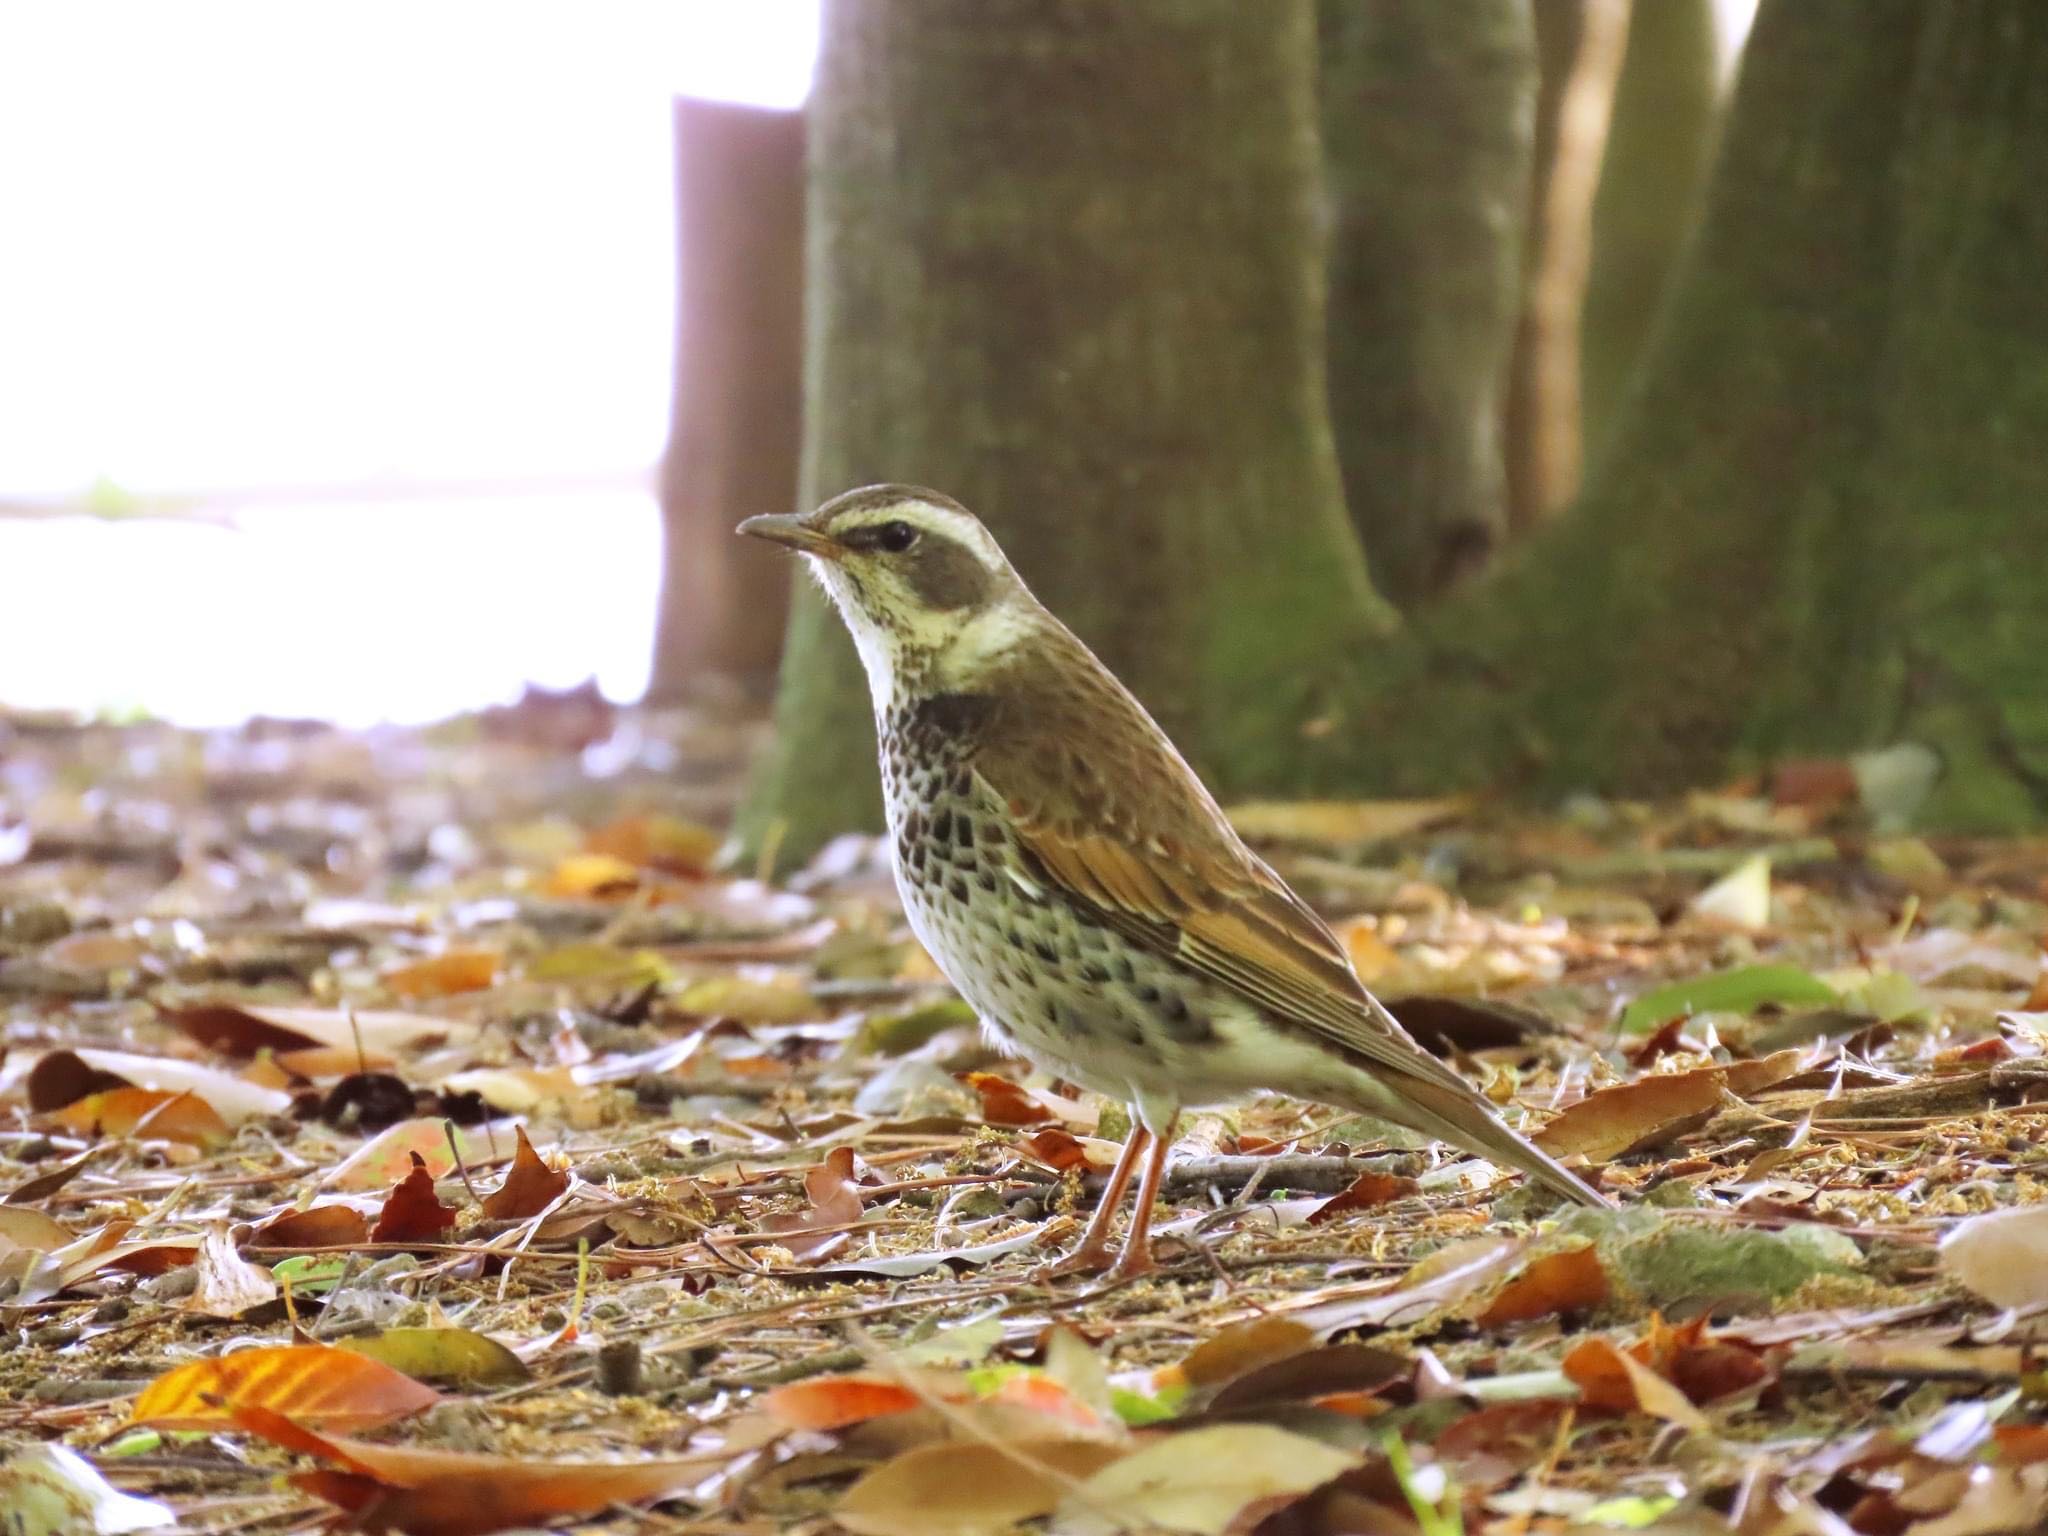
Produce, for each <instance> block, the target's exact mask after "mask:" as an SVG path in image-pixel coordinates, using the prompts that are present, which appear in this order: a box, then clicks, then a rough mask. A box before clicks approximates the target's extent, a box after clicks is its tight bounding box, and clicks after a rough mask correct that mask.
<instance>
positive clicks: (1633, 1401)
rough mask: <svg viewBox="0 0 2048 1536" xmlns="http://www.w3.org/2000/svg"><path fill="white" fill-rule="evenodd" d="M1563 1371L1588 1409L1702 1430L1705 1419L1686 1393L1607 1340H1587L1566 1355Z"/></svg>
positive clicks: (1630, 1353)
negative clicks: (1636, 1415)
mask: <svg viewBox="0 0 2048 1536" xmlns="http://www.w3.org/2000/svg"><path fill="white" fill-rule="evenodd" d="M1563 1370H1564V1374H1565V1376H1566V1377H1567V1378H1569V1379H1570V1380H1571V1381H1572V1383H1573V1384H1574V1385H1576V1386H1577V1387H1578V1389H1579V1397H1580V1401H1581V1402H1583V1403H1584V1404H1585V1406H1586V1407H1588V1408H1604V1409H1606V1410H1608V1411H1609V1412H1611V1413H1635V1412H1641V1413H1647V1414H1651V1415H1653V1416H1654V1417H1656V1418H1660V1419H1664V1420H1667V1421H1669V1422H1670V1423H1673V1424H1680V1425H1683V1426H1684V1427H1685V1428H1687V1429H1701V1428H1704V1427H1705V1426H1706V1420H1705V1419H1704V1418H1702V1417H1701V1416H1700V1411H1699V1409H1697V1408H1695V1407H1694V1406H1693V1405H1692V1403H1691V1401H1690V1400H1689V1399H1688V1398H1687V1397H1686V1395H1685V1394H1684V1393H1683V1392H1681V1391H1679V1390H1678V1388H1677V1387H1676V1386H1674V1385H1673V1384H1672V1383H1671V1382H1669V1381H1667V1380H1665V1379H1664V1378H1663V1377H1662V1376H1660V1375H1658V1374H1657V1373H1656V1371H1654V1370H1652V1369H1651V1368H1650V1367H1649V1366H1648V1365H1645V1364H1644V1363H1643V1362H1642V1361H1641V1360H1639V1359H1637V1358H1636V1356H1635V1354H1634V1353H1633V1352H1632V1351H1627V1350H1620V1349H1616V1348H1615V1347H1614V1345H1613V1344H1612V1343H1611V1342H1610V1341H1609V1340H1607V1339H1602V1338H1591V1339H1586V1340H1584V1341H1583V1342H1581V1343H1579V1344H1578V1345H1576V1346H1574V1347H1573V1349H1572V1350H1571V1352H1570V1353H1569V1354H1567V1355H1566V1356H1565V1357H1564V1361H1563Z"/></svg>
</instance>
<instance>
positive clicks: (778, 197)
mask: <svg viewBox="0 0 2048 1536" xmlns="http://www.w3.org/2000/svg"><path fill="white" fill-rule="evenodd" d="M675 136H676V226H677V228H676V238H677V246H678V252H677V254H678V263H677V267H678V282H677V298H676V366H675V389H674V397H673V403H672V405H671V408H670V422H669V439H668V451H667V453H666V454H665V455H664V457H663V460H662V471H661V517H662V544H663V557H662V581H661V609H660V617H659V620H658V622H657V625H656V629H655V642H654V675H653V680H652V682H650V683H649V685H648V689H647V696H648V698H649V700H650V701H652V702H656V703H666V702H672V701H674V700H675V699H677V698H679V697H681V696H682V694H683V693H684V692H685V691H686V689H687V687H688V685H689V683H690V681H691V679H692V678H695V677H697V676H699V675H700V674H702V673H704V672H707V671H710V672H719V673H724V674H726V675H728V676H734V677H738V678H740V679H741V680H742V681H746V682H758V683H765V682H766V681H767V679H768V678H769V677H771V676H772V675H773V673H774V668H775V658H776V655H777V653H778V652H779V651H780V650H781V647H782V630H783V623H784V615H785V613H786V611H787V606H788V585H787V583H786V582H784V581H783V580H782V578H781V574H780V573H779V572H777V571H775V570H774V569H773V568H772V567H764V565H763V563H762V562H761V560H760V559H759V557H758V554H757V553H756V552H754V551H752V550H743V549H741V548H740V541H739V540H738V539H735V538H734V537H733V534H732V530H733V525H734V524H735V523H737V522H738V521H739V520H740V519H741V518H743V517H746V516H748V515H749V514H750V513H754V512H776V511H787V510H790V509H792V508H794V507H795V505H796V492H797V455H798V451H799V440H800V434H801V425H802V379H803V358H802V344H803V318H802V317H803V184H804V181H803V162H804V120H803V114H802V113H800V112H777V111H769V110H766V109H763V108H760V107H742V106H733V105H730V104H728V103H725V102H712V101H692V100H687V99H681V100H678V101H677V102H676V104H675Z"/></svg>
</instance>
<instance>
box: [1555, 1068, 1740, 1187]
mask: <svg viewBox="0 0 2048 1536" xmlns="http://www.w3.org/2000/svg"><path fill="white" fill-rule="evenodd" d="M1727 1086H1728V1075H1727V1073H1726V1072H1724V1071H1723V1070H1722V1069H1721V1068H1719V1067H1701V1068H1699V1069H1698V1070H1697V1071H1692V1072H1665V1073H1653V1074H1651V1075H1650V1076H1648V1077H1639V1078H1636V1079H1635V1080H1634V1081H1632V1082H1626V1083H1616V1084H1614V1085H1613V1086H1611V1087H1607V1088H1602V1089H1600V1090H1599V1091H1598V1092H1596V1093H1590V1094H1588V1095H1587V1096H1586V1097H1585V1098H1583V1099H1581V1100H1579V1102H1578V1103H1576V1104H1574V1105H1572V1106H1571V1107H1570V1108H1568V1109H1567V1110H1565V1112H1564V1113H1563V1114H1561V1115H1559V1116H1558V1117H1557V1118H1556V1119H1554V1120H1552V1121H1551V1122H1550V1123H1549V1124H1548V1125H1546V1126H1544V1127H1543V1128H1542V1129H1541V1130H1539V1131H1538V1132H1537V1133H1536V1134H1535V1136H1533V1137H1532V1138H1531V1140H1533V1141H1534V1142H1535V1143H1536V1145H1537V1146H1539V1147H1541V1148H1542V1149H1543V1150H1544V1151H1546V1152H1548V1153H1549V1154H1550V1155H1551V1156H1552V1157H1570V1156H1572V1155H1573V1154H1575V1153H1576V1154H1582V1155H1584V1156H1585V1157H1586V1158H1587V1159H1588V1160H1589V1161H1592V1162H1596V1163H1604V1162H1610V1161H1612V1160H1613V1159H1615V1158H1617V1157H1620V1156H1622V1155H1624V1154H1625V1153H1627V1152H1630V1151H1632V1150H1636V1149H1638V1148H1647V1147H1651V1146H1655V1145H1656V1144H1657V1143H1659V1142H1662V1141H1668V1140H1669V1139H1670V1138H1672V1137H1674V1136H1678V1135H1682V1134H1683V1133H1684V1132H1685V1131H1686V1130H1687V1129H1689V1128H1690V1127H1691V1125H1692V1124H1693V1123H1694V1122H1695V1121H1699V1120H1702V1119H1704V1117H1706V1116H1709V1115H1711V1114H1713V1112H1714V1111H1715V1110H1716V1109H1717V1108H1719V1107H1720V1103H1721V1095H1722V1094H1723V1093H1724V1092H1725V1091H1726V1090H1727Z"/></svg>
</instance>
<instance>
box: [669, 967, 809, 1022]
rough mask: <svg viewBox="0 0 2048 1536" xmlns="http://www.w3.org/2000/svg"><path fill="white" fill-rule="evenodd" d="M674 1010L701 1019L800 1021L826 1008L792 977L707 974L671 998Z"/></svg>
mask: <svg viewBox="0 0 2048 1536" xmlns="http://www.w3.org/2000/svg"><path fill="white" fill-rule="evenodd" d="M670 1001H671V1003H672V1005H673V1006H674V1008H675V1010H676V1012H678V1013H684V1014H689V1015H692V1016H693V1017H696V1018H704V1019H738V1020H739V1021H740V1022H741V1023H742V1024H800V1023H802V1022H803V1021H804V1020H806V1019H815V1018H818V1017H819V1016H820V1015H821V1014H822V1013H823V1012H824V1011H825V1010H823V1009H822V1008H820V1007H819V1006H818V1000H817V999H816V998H814V997H812V996H811V992H810V988H808V987H806V986H805V985H804V984H803V983H802V982H800V981H798V980H797V979H796V978H795V977H793V976H778V977H776V978H774V979H773V980H771V981H756V980H752V979H750V978H748V977H745V976H706V977H705V978H704V979H703V980H701V981H693V982H691V983H690V984H689V985H688V986H687V987H685V988H683V990H682V991H680V992H678V993H677V994H676V995H675V996H674V997H673V998H672V999H670Z"/></svg>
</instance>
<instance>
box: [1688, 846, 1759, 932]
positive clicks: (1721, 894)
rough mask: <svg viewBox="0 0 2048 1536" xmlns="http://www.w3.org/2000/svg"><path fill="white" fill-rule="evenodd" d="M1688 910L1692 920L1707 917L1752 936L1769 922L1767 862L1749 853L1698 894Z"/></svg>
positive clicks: (1757, 855)
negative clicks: (1693, 917) (1747, 856)
mask: <svg viewBox="0 0 2048 1536" xmlns="http://www.w3.org/2000/svg"><path fill="white" fill-rule="evenodd" d="M1689 910H1690V911H1691V912H1692V914H1693V916H1695V917H1705V918H1711V919H1713V920H1714V921H1716V922H1721V923H1726V924H1727V925H1728V926H1729V927H1731V928H1740V929H1742V930H1744V931H1745V932H1749V933H1754V932H1756V931H1757V930H1758V929H1761V928H1768V927H1769V926H1770V923H1771V861H1770V860H1769V859H1767V858H1765V857H1764V856H1763V855H1762V854H1760V853H1759V854H1753V855H1751V856H1750V857H1749V858H1746V859H1744V860H1743V861H1742V862H1741V863H1740V864H1738V865H1736V866H1735V868H1733V869H1731V870H1729V871H1728V873H1727V874H1725V875H1723V876H1722V877H1721V878H1720V879H1718V880H1716V881H1715V882H1714V883H1713V884H1712V885H1710V886H1708V887H1707V888H1706V889H1705V890H1704V891H1701V892H1700V893H1699V895H1697V896H1695V897H1693V899H1692V902H1691V904H1690V907H1689Z"/></svg>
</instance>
